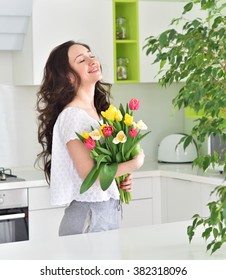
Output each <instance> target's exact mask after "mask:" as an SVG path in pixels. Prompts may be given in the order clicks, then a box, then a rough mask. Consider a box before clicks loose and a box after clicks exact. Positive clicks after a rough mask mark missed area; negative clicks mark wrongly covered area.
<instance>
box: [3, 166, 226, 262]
mask: <svg viewBox="0 0 226 280" xmlns="http://www.w3.org/2000/svg"><path fill="white" fill-rule="evenodd" d="M13 173H14V174H16V175H17V176H19V177H21V178H24V179H25V181H21V182H12V183H1V184H0V190H3V191H4V190H13V189H19V188H26V189H28V194H29V235H30V236H29V241H23V242H14V243H5V244H0V259H225V258H226V255H225V253H223V251H226V250H225V249H221V250H220V251H219V252H217V253H215V254H214V255H213V256H210V254H209V253H206V244H205V241H204V239H203V238H201V237H200V236H198V234H197V236H195V238H194V241H193V242H192V243H191V244H189V243H188V236H187V234H186V232H187V230H186V229H187V226H188V225H190V224H191V221H190V222H188V220H190V219H191V217H192V215H194V214H195V213H199V214H202V215H206V212H207V207H206V203H207V202H208V200H209V194H210V191H211V190H212V189H214V188H215V187H216V186H217V185H219V184H224V185H225V176H224V174H220V173H219V172H218V171H214V170H209V171H208V172H205V173H203V172H202V171H200V170H198V169H196V168H192V166H191V164H160V163H157V162H146V163H145V164H144V166H143V167H142V168H141V169H140V170H139V171H137V172H134V174H133V176H134V179H135V180H134V191H133V194H132V196H133V201H131V204H130V205H129V206H126V207H124V211H123V222H122V226H121V229H120V230H116V231H109V232H102V233H92V234H84V235H76V236H67V237H58V235H57V232H58V228H59V223H60V220H61V218H62V215H63V212H64V206H60V207H58V206H56V207H53V206H51V204H50V189H49V186H48V185H47V182H46V180H45V177H44V174H43V172H42V171H40V170H37V169H34V168H29V167H28V168H15V169H13ZM200 235H201V234H200ZM100 244H101V245H100Z"/></svg>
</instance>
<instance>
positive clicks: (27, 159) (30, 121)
mask: <svg viewBox="0 0 226 280" xmlns="http://www.w3.org/2000/svg"><path fill="white" fill-rule="evenodd" d="M0 100H1V102H0V131H1V132H0V166H4V167H17V166H32V165H33V164H34V160H35V158H36V154H37V152H38V150H39V144H38V142H37V125H36V116H35V101H36V88H35V87H13V86H8V85H0Z"/></svg>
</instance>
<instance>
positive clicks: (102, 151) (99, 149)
mask: <svg viewBox="0 0 226 280" xmlns="http://www.w3.org/2000/svg"><path fill="white" fill-rule="evenodd" d="M95 149H96V150H97V151H99V152H101V153H103V154H106V155H109V156H111V155H112V154H111V152H110V151H108V150H107V149H105V148H102V147H96V148H95Z"/></svg>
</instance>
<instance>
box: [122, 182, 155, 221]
mask: <svg viewBox="0 0 226 280" xmlns="http://www.w3.org/2000/svg"><path fill="white" fill-rule="evenodd" d="M133 185H134V186H133V192H132V201H131V202H130V203H129V205H124V204H123V206H122V207H123V209H122V223H121V226H122V227H131V226H142V225H150V224H152V223H153V201H152V197H153V187H152V178H150V177H149V178H148V177H143V178H134V183H133Z"/></svg>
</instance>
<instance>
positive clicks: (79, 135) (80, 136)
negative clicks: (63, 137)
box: [75, 132, 84, 142]
mask: <svg viewBox="0 0 226 280" xmlns="http://www.w3.org/2000/svg"><path fill="white" fill-rule="evenodd" d="M75 134H76V135H77V136H78V138H79V139H80V140H81V141H82V142H83V141H84V137H82V135H81V134H79V133H77V132H75Z"/></svg>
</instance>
